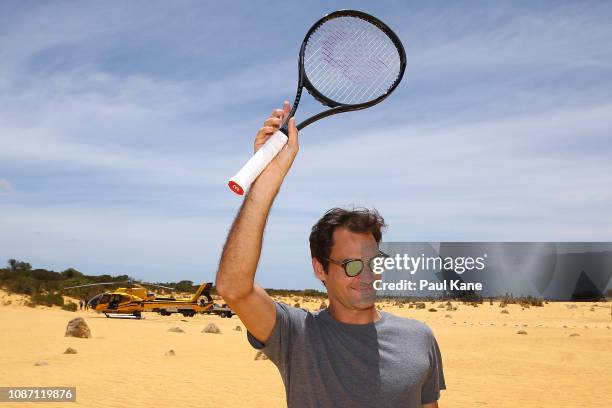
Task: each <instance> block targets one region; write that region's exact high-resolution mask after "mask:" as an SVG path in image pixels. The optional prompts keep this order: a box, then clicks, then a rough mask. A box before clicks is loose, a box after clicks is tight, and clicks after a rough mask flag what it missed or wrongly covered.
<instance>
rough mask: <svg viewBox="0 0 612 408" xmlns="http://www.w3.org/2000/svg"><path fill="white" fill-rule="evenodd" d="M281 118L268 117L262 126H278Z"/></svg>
mask: <svg viewBox="0 0 612 408" xmlns="http://www.w3.org/2000/svg"><path fill="white" fill-rule="evenodd" d="M281 122H282V119H281V118H276V117H275V118H268V119H267V120H266V121H265V122H264V126H275V127H279V126H280V125H281Z"/></svg>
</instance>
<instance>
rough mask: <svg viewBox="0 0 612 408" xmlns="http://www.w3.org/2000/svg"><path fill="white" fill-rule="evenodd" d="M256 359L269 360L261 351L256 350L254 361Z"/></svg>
mask: <svg viewBox="0 0 612 408" xmlns="http://www.w3.org/2000/svg"><path fill="white" fill-rule="evenodd" d="M257 360H269V358H268V356H266V355H265V354H264V353H263V351H261V350H260V351H258V352H257V354H255V361H257Z"/></svg>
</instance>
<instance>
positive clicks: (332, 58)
mask: <svg viewBox="0 0 612 408" xmlns="http://www.w3.org/2000/svg"><path fill="white" fill-rule="evenodd" d="M405 68H406V52H405V51H404V47H403V45H402V43H401V41H400V39H399V38H398V36H397V35H396V34H395V33H394V32H393V31H392V30H391V29H390V28H389V27H388V26H387V25H386V24H385V23H383V22H382V21H380V20H379V19H377V18H375V17H373V16H371V15H369V14H366V13H364V12H362V11H356V10H339V11H334V12H333V13H330V14H328V15H326V16H325V17H323V18H321V19H320V20H319V21H317V22H316V23H315V24H314V25H313V26H312V27H311V28H310V30H308V33H307V34H306V38H304V42H303V43H302V47H301V48H300V57H299V60H298V69H299V80H298V88H297V93H296V95H295V101H294V102H293V107H292V109H291V113H290V114H289V115H288V116H287V118H286V120H285V123H284V124H283V126H281V128H280V130H278V131H277V132H276V133H274V134H273V135H272V136H270V138H269V139H268V140H267V141H266V143H265V144H264V145H263V146H262V147H261V148H260V149H259V150H258V151H257V153H255V154H254V155H253V157H251V159H250V160H249V161H248V162H247V163H246V164H245V165H244V167H242V169H240V171H239V172H238V173H236V175H235V176H234V177H232V178H231V179H230V180H229V187H230V189H231V190H232V191H234V192H235V193H237V194H240V195H242V194H244V193H245V192H246V191H247V190H248V189H249V187H250V186H251V184H252V183H253V181H255V179H256V178H257V177H258V176H259V174H260V173H261V172H262V171H263V169H265V168H266V166H267V165H268V163H270V162H271V161H272V159H274V157H276V155H277V154H278V152H279V151H280V149H281V148H282V147H283V146H284V145H285V144H286V143H287V136H286V135H287V134H288V131H287V123H286V121H287V120H288V118H290V117H292V116H293V115H294V114H295V111H296V110H297V107H298V104H299V103H300V97H301V96H302V89H303V88H306V90H307V91H308V93H310V94H311V95H312V96H313V97H314V98H315V99H316V100H317V101H319V102H321V103H322V104H323V105H325V106H328V107H329V108H330V109H328V110H326V111H323V112H321V113H319V114H316V115H314V116H312V117H310V118H308V119H306V120H305V121H303V122H301V123H300V124H298V125H297V128H298V130H300V129H302V128H304V127H306V126H308V125H310V124H311V123H313V122H316V121H317V120H319V119H322V118H325V117H327V116H330V115H335V114H337V113H342V112H349V111H355V110H360V109H365V108H369V107H370V106H374V105H376V104H377V103H379V102H382V101H383V100H384V99H385V98H386V97H387V96H389V94H391V92H393V91H394V90H395V88H396V87H397V85H398V84H399V83H400V81H401V80H402V77H403V76H404V69H405Z"/></svg>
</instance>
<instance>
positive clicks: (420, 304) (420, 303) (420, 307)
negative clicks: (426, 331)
mask: <svg viewBox="0 0 612 408" xmlns="http://www.w3.org/2000/svg"><path fill="white" fill-rule="evenodd" d="M414 307H415V308H416V309H425V303H423V302H417V303H415V304H414Z"/></svg>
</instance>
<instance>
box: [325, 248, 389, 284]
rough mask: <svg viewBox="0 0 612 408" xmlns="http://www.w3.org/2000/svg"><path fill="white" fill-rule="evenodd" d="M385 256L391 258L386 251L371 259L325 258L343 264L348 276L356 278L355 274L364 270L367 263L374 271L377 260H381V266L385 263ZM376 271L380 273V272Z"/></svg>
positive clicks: (339, 264)
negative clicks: (342, 259)
mask: <svg viewBox="0 0 612 408" xmlns="http://www.w3.org/2000/svg"><path fill="white" fill-rule="evenodd" d="M385 258H389V255H387V254H385V253H384V252H379V253H378V255H376V256H375V257H372V258H370V259H369V260H366V259H345V260H344V261H336V260H335V259H331V258H325V260H326V261H329V262H331V263H333V264H335V265H338V266H341V267H342V268H343V269H344V273H345V274H346V276H348V277H349V278H354V277H355V276H357V275H359V274H360V273H361V272H363V268H364V265H365V264H366V263H367V264H368V266H369V267H370V270H371V271H372V272H374V266H375V264H376V262H380V264H378V266H379V267H380V266H382V265H383V263H384V260H385ZM374 273H375V274H377V275H380V274H379V273H376V272H374ZM381 273H382V272H381Z"/></svg>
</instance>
